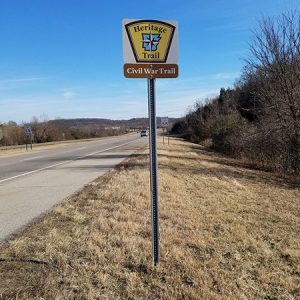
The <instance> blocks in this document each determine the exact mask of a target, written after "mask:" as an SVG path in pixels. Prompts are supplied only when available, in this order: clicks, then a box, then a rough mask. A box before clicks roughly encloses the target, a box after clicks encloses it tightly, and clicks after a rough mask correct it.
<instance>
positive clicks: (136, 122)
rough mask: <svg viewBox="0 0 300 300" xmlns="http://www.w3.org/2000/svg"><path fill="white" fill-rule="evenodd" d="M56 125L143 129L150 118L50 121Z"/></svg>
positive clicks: (147, 124)
mask: <svg viewBox="0 0 300 300" xmlns="http://www.w3.org/2000/svg"><path fill="white" fill-rule="evenodd" d="M177 120H178V119H177V118H169V124H172V123H174V122H175V121H177ZM49 122H51V123H53V124H55V125H56V126H58V127H60V128H61V129H62V128H65V129H67V128H68V129H80V128H87V127H88V128H90V129H92V128H99V127H102V128H107V129H109V128H117V127H119V128H122V129H142V128H147V127H148V126H149V122H148V118H133V119H129V120H110V119H97V118H80V119H57V120H51V121H49ZM157 127H160V117H157Z"/></svg>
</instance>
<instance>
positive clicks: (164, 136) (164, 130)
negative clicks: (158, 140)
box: [163, 127, 165, 144]
mask: <svg viewBox="0 0 300 300" xmlns="http://www.w3.org/2000/svg"><path fill="white" fill-rule="evenodd" d="M163 144H165V128H164V127H163Z"/></svg>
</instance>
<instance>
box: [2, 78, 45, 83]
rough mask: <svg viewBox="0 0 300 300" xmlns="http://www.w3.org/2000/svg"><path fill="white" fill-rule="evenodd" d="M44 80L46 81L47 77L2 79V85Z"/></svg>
mask: <svg viewBox="0 0 300 300" xmlns="http://www.w3.org/2000/svg"><path fill="white" fill-rule="evenodd" d="M44 79H46V77H23V78H9V79H0V84H3V83H5V84H6V83H15V82H17V83H18V82H28V81H29V82H30V81H39V80H44Z"/></svg>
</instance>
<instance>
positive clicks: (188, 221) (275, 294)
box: [0, 140, 300, 300]
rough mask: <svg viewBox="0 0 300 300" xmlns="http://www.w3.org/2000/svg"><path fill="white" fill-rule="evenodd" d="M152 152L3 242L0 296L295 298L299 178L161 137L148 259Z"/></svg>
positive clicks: (299, 289)
mask: <svg viewBox="0 0 300 300" xmlns="http://www.w3.org/2000/svg"><path fill="white" fill-rule="evenodd" d="M147 153H148V152H147V151H146V150H144V151H141V152H138V153H137V154H136V155H134V156H132V157H131V158H129V159H128V160H127V161H125V162H124V163H122V164H121V165H119V166H118V168H117V169H115V170H113V171H111V172H109V173H107V174H106V175H104V176H103V177H100V178H98V179H97V180H96V181H94V182H93V183H91V184H89V185H88V186H86V187H85V188H84V189H83V190H82V191H81V192H79V193H77V194H76V195H74V196H72V197H70V198H69V199H67V200H66V201H65V202H64V203H62V204H61V205H59V206H57V207H55V208H54V210H53V211H52V212H50V213H49V214H48V215H46V216H45V217H44V218H43V219H41V220H40V221H38V222H36V223H35V224H34V225H32V226H31V227H29V228H28V229H27V230H25V231H24V232H23V233H22V234H21V235H19V236H17V237H16V238H15V239H14V240H12V241H10V242H8V243H6V244H3V245H2V246H1V248H0V278H1V280H0V299H269V300H271V299H300V203H299V202H300V188H299V183H298V184H297V183H296V182H295V181H294V182H292V181H291V180H288V179H282V178H279V177H276V176H275V175H272V174H270V173H266V172H262V171H257V170H253V169H251V168H249V167H248V166H247V165H244V164H242V163H240V162H238V161H236V160H231V159H228V158H225V157H222V156H218V155H216V154H214V153H212V152H207V151H205V150H204V149H203V148H201V146H199V145H195V144H190V143H186V142H183V141H181V140H171V144H170V145H163V144H162V140H159V202H160V230H161V263H160V264H159V265H158V266H157V267H154V266H153V265H152V258H151V231H150V200H149V170H148V164H149V162H148V155H147ZM1 297H2V298H1Z"/></svg>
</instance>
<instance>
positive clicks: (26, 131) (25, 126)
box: [24, 125, 31, 135]
mask: <svg viewBox="0 0 300 300" xmlns="http://www.w3.org/2000/svg"><path fill="white" fill-rule="evenodd" d="M24 133H25V134H26V135H30V134H31V126H30V125H24Z"/></svg>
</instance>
